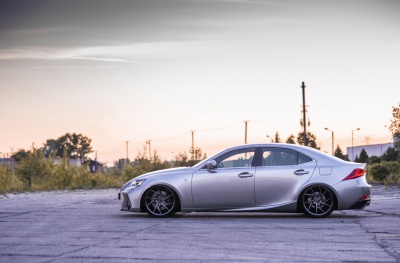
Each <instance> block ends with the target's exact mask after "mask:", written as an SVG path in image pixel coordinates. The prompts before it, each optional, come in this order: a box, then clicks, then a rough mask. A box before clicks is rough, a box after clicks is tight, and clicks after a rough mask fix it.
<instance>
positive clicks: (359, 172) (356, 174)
mask: <svg viewBox="0 0 400 263" xmlns="http://www.w3.org/2000/svg"><path fill="white" fill-rule="evenodd" d="M366 173H367V170H364V169H360V168H356V169H354V170H353V171H352V172H351V173H350V174H349V175H348V176H346V178H344V179H343V181H346V180H350V179H356V178H358V177H361V176H364V175H365V174H366Z"/></svg>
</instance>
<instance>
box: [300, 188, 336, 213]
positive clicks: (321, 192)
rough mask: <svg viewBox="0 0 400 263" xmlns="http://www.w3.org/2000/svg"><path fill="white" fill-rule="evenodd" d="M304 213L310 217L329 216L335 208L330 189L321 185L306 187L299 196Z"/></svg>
mask: <svg viewBox="0 0 400 263" xmlns="http://www.w3.org/2000/svg"><path fill="white" fill-rule="evenodd" d="M301 202H302V206H303V209H304V213H305V214H306V215H308V216H311V217H326V216H329V215H330V214H331V213H332V212H333V210H334V208H335V206H334V205H335V198H334V195H333V193H332V191H331V190H330V189H329V188H328V187H326V186H322V185H314V186H310V187H308V188H307V189H306V190H305V191H304V192H303V194H302V196H301Z"/></svg>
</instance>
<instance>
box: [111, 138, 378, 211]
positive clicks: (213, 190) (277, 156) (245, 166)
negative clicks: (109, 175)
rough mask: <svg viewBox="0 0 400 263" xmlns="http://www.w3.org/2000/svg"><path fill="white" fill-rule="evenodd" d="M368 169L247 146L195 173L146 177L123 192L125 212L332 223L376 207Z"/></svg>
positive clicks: (289, 147)
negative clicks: (286, 215) (264, 214)
mask: <svg viewBox="0 0 400 263" xmlns="http://www.w3.org/2000/svg"><path fill="white" fill-rule="evenodd" d="M365 175H366V170H365V164H362V163H353V162H347V161H343V160H341V159H339V158H336V157H334V156H331V155H328V154H326V153H324V152H322V151H319V150H316V149H313V148H310V147H306V146H300V145H295V144H284V143H270V144H245V145H239V146H235V147H231V148H228V149H226V150H223V151H221V152H219V153H217V154H215V155H214V156H211V157H210V158H207V159H206V160H203V161H201V162H199V163H198V164H196V165H194V166H193V167H184V168H172V169H166V170H160V171H155V172H151V173H147V174H143V175H141V176H138V177H136V178H133V179H132V180H130V181H129V182H127V183H126V184H125V185H124V186H122V187H121V189H120V193H119V197H121V196H122V199H123V200H122V208H121V210H122V211H131V212H147V213H148V214H149V215H151V216H154V217H166V216H170V215H172V214H174V213H176V212H193V211H235V212H238V211H271V212H295V213H296V212H303V213H305V214H306V215H308V216H311V217H326V216H328V215H329V214H331V213H332V211H334V210H346V209H362V208H364V207H365V206H367V205H369V204H370V202H371V185H369V184H368V183H367V181H366V178H365Z"/></svg>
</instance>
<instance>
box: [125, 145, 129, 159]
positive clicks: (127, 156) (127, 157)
mask: <svg viewBox="0 0 400 263" xmlns="http://www.w3.org/2000/svg"><path fill="white" fill-rule="evenodd" d="M128 143H129V142H128V141H125V144H126V161H128V159H129V155H128Z"/></svg>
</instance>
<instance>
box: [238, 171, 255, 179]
mask: <svg viewBox="0 0 400 263" xmlns="http://www.w3.org/2000/svg"><path fill="white" fill-rule="evenodd" d="M238 176H239V177H240V178H247V177H252V176H253V174H251V173H249V172H244V173H240V174H238Z"/></svg>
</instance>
